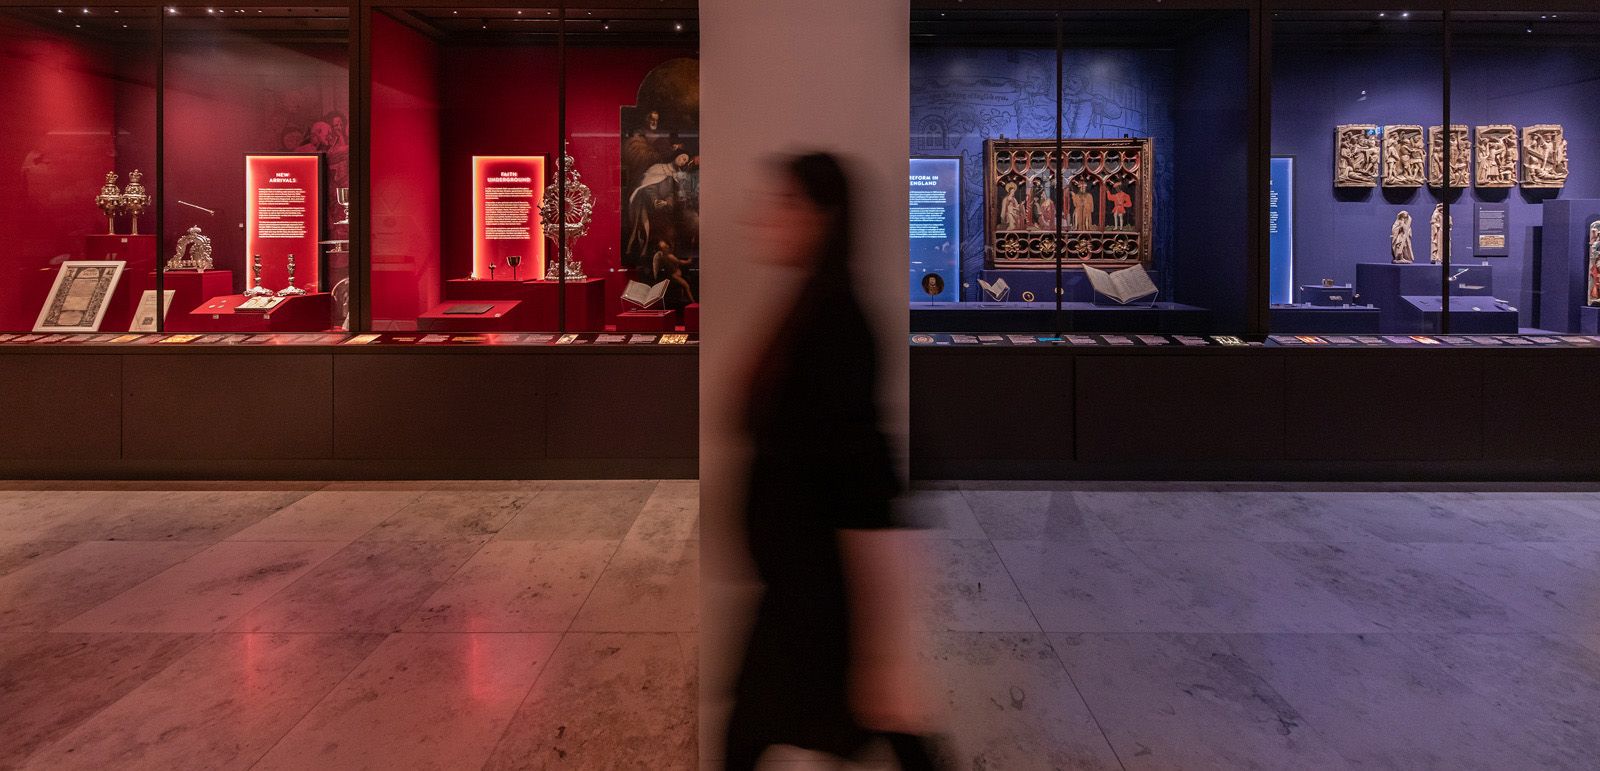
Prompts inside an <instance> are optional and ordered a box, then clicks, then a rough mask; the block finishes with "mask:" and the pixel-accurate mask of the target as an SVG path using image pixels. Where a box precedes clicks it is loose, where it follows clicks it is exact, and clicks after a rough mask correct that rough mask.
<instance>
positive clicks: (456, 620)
mask: <svg viewBox="0 0 1600 771" xmlns="http://www.w3.org/2000/svg"><path fill="white" fill-rule="evenodd" d="M617 546H618V542H617V541H490V542H489V543H486V544H484V545H483V548H482V549H480V550H479V551H478V552H477V553H476V554H474V555H473V556H472V559H470V560H468V561H467V563H466V564H465V565H463V566H462V567H461V569H460V570H459V571H457V572H456V574H455V575H454V576H451V577H450V580H449V581H446V582H445V583H444V585H443V586H440V587H439V588H438V590H437V591H435V592H434V593H433V595H432V596H431V597H429V598H428V599H427V601H426V602H424V603H423V604H422V606H421V607H420V608H419V609H418V610H417V611H416V613H414V614H413V615H412V616H411V618H410V620H408V621H407V622H406V623H405V625H404V629H405V630H406V631H410V632H564V631H566V630H567V627H569V626H571V625H572V620H573V618H575V617H576V616H577V615H578V609H579V608H581V607H583V601H584V600H585V599H587V598H588V597H589V593H590V592H592V591H594V587H595V583H596V582H597V581H599V579H600V574H601V572H602V571H604V570H605V567H606V563H607V562H608V561H609V560H610V559H611V555H612V554H613V553H615V552H616V550H617Z"/></svg>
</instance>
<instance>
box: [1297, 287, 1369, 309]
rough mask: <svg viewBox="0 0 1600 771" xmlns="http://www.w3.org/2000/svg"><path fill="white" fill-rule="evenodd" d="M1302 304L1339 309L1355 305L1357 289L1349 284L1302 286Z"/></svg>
mask: <svg viewBox="0 0 1600 771" xmlns="http://www.w3.org/2000/svg"><path fill="white" fill-rule="evenodd" d="M1300 303H1301V304H1303V305H1314V306H1316V307H1318V308H1338V307H1342V306H1345V305H1355V304H1356V291H1355V287H1353V286H1350V285H1349V284H1343V285H1339V286H1323V285H1321V284H1301V285H1300Z"/></svg>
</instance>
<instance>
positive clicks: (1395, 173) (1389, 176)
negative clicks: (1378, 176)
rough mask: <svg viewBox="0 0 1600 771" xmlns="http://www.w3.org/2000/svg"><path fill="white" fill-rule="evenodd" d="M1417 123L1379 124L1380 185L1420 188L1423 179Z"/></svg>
mask: <svg viewBox="0 0 1600 771" xmlns="http://www.w3.org/2000/svg"><path fill="white" fill-rule="evenodd" d="M1426 160H1427V151H1426V149H1425V148H1424V146H1423V142H1422V127H1421V126H1407V125H1400V126H1384V127H1383V186H1384V187H1421V186H1422V184H1423V183H1424V182H1426V181H1427V179H1426V177H1425V176H1424V174H1423V172H1424V168H1423V164H1424V162H1425V161H1426Z"/></svg>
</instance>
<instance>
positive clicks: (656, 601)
mask: <svg viewBox="0 0 1600 771" xmlns="http://www.w3.org/2000/svg"><path fill="white" fill-rule="evenodd" d="M699 618H700V543H699V542H698V541H623V542H622V546H621V547H619V548H618V549H617V551H616V553H615V554H613V555H612V557H611V561H610V563H608V564H607V565H606V568H605V571H604V572H602V573H601V574H600V580H599V581H598V582H597V583H596V584H595V587H594V591H593V592H590V593H589V598H588V599H587V600H585V601H584V603H583V608H582V609H580V610H579V611H578V617H577V618H576V619H574V620H573V622H572V631H575V632H692V631H695V630H696V629H698V627H699Z"/></svg>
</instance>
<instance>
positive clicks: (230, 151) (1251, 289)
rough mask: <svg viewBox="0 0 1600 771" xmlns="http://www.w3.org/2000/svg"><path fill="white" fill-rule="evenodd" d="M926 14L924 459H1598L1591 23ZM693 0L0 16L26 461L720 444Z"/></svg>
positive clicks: (1537, 468)
mask: <svg viewBox="0 0 1600 771" xmlns="http://www.w3.org/2000/svg"><path fill="white" fill-rule="evenodd" d="M909 5H910V9H909V16H908V18H907V24H908V28H907V30H908V35H909V37H908V38H907V39H906V40H905V42H906V43H907V44H908V45H907V56H908V57H909V80H908V82H907V88H908V95H909V106H910V110H909V114H908V115H907V116H906V118H907V124H906V126H907V146H906V152H907V161H908V166H907V169H908V172H909V176H908V183H909V184H908V188H907V194H908V203H909V209H908V210H907V211H908V216H907V225H908V227H909V228H910V235H911V239H910V240H911V252H910V254H909V256H908V263H907V265H908V273H907V274H906V275H907V281H906V284H904V285H902V287H874V286H865V285H863V286H861V287H860V290H861V291H863V292H888V291H891V290H892V291H894V292H896V295H895V296H898V292H899V291H902V288H903V291H906V292H907V293H908V295H909V299H910V305H909V308H908V313H909V314H910V319H911V332H912V337H911V340H910V341H909V342H910V350H909V352H908V354H906V355H909V356H910V358H911V362H912V371H913V373H914V377H913V380H912V390H913V394H912V395H913V399H912V402H913V421H912V423H913V426H914V435H913V445H912V451H913V456H914V458H913V467H914V468H915V469H916V470H917V472H918V473H919V474H933V475H938V474H960V473H971V474H973V475H979V476H982V475H1002V476H1004V475H1012V476H1016V475H1029V474H1042V475H1047V476H1059V475H1074V474H1082V475H1102V476H1103V475H1107V474H1118V473H1136V474H1161V473H1165V474H1169V475H1174V476H1183V475H1191V474H1198V473H1201V472H1200V471H1197V469H1210V470H1211V471H1213V472H1215V473H1216V474H1220V475H1227V474H1228V473H1240V474H1243V473H1247V472H1248V473H1258V472H1259V473H1266V474H1276V475H1283V476H1293V475H1297V474H1299V475H1335V474H1351V475H1360V474H1362V473H1366V474H1369V475H1399V476H1403V475H1405V474H1422V475H1432V476H1451V475H1470V474H1473V473H1485V472H1486V471H1492V472H1494V473H1503V474H1513V475H1521V476H1525V477H1530V478H1532V477H1539V476H1552V477H1561V476H1567V477H1570V476H1573V475H1581V474H1585V473H1590V472H1591V471H1594V470H1595V466H1596V464H1597V463H1600V446H1596V443H1597V441H1600V440H1597V439H1596V437H1600V425H1595V423H1596V420H1591V419H1590V418H1589V417H1588V416H1587V415H1588V414H1587V413H1585V412H1584V411H1582V410H1579V409H1574V408H1573V407H1572V406H1571V405H1570V402H1569V401H1568V400H1567V399H1565V398H1562V395H1565V394H1572V393H1582V392H1585V389H1587V388H1591V387H1592V385H1593V383H1594V382H1595V379H1596V378H1597V377H1600V350H1596V348H1597V347H1600V203H1597V202H1600V169H1597V168H1596V166H1595V163H1596V161H1597V158H1596V153H1595V151H1594V149H1593V148H1595V147H1596V146H1600V136H1597V132H1600V109H1597V108H1596V107H1595V105H1596V104H1600V92H1597V91H1596V86H1595V84H1596V83H1600V50H1597V47H1596V46H1597V45H1600V43H1597V42H1596V41H1600V15H1597V14H1596V13H1595V12H1594V11H1593V10H1592V9H1590V8H1587V7H1585V6H1584V5H1583V4H1581V3H1577V2H1569V0H1550V2H1547V3H1544V4H1542V6H1541V7H1540V8H1538V9H1533V10H1530V9H1527V8H1509V6H1511V5H1512V4H1510V3H1505V4H1503V6H1505V8H1500V9H1497V8H1495V6H1494V4H1493V3H1492V2H1488V1H1487V0H1437V2H1431V3H1428V4H1426V7H1425V8H1424V7H1419V8H1415V9H1404V8H1393V9H1384V8H1376V9H1373V8H1369V7H1366V6H1359V7H1358V6H1356V5H1355V4H1352V3H1342V2H1333V1H1332V0H1327V1H1322V0H1276V1H1275V2H1268V3H1265V4H1262V3H1245V2H1238V1H1233V2H1230V0H1188V1H1186V2H1182V3H1172V2H1166V3H1162V2H1156V1H1155V0H1149V1H1146V0H1137V1H1135V2H1128V3H1119V4H1116V6H1114V7H1113V6H1111V5H1109V4H1101V5H1099V6H1096V5H1093V4H1086V3H1067V2H1049V1H1047V0H1037V1H1035V0H1014V2H1012V3H985V4H983V5H982V7H980V8H971V7H967V6H969V5H972V4H971V3H962V2H959V1H958V0H916V1H915V2H911V3H910V4H909ZM1173 6H1177V7H1173ZM698 14H699V11H698V8H697V3H695V2H692V1H686V0H616V2H612V3H607V4H600V3H586V2H562V3H554V4H547V5H543V6H516V5H510V4H498V5H494V4H491V5H484V4H481V3H478V4H471V5H468V4H464V3H463V4H457V3H451V2H440V3H437V4H432V5H413V6H407V5H390V4H383V3H370V2H368V3H350V2H346V3H343V4H335V5H331V6H329V5H322V6H306V5H300V6H287V7H283V6H273V7H267V6H229V7H221V6H208V5H204V4H196V3H193V2H181V3H177V4H161V5H157V4H141V3H127V4H125V3H121V2H119V3H115V4H112V5H106V6H89V7H82V6H75V7H56V6H43V5H38V4H36V3H25V2H16V1H15V0H0V73H3V75H4V77H3V78H0V92H3V97H4V99H5V101H6V104H7V105H8V109H7V111H6V113H5V115H4V117H3V118H0V156H3V158H0V161H3V162H4V168H7V169H11V170H12V171H11V172H10V173H5V174H0V186H4V187H3V189H0V193H3V195H0V274H3V276H4V280H3V281H0V391H3V394H0V396H3V397H4V398H5V400H6V403H7V404H9V405H12V406H13V409H12V411H11V414H13V415H14V416H16V419H14V420H11V421H7V422H5V423H4V425H0V470H3V471H5V473H7V474H10V475H15V474H22V473H29V474H34V475H44V476H59V475H94V474H97V473H98V474H101V475H111V476H118V475H138V474H155V473H168V474H170V473H178V474H194V475H204V474H207V473H212V474H215V473H236V474H243V475H257V474H271V473H278V474H285V475H314V474H338V473H392V474H395V475H406V474H408V473H410V474H428V473H434V474H499V473H503V474H511V475H517V474H525V475H534V476H537V475H544V474H555V473H575V474H594V475H605V474H614V473H630V472H631V473H644V474H657V473H658V474H662V475H676V474H687V473H693V465H694V460H693V457H694V454H695V431H696V429H695V426H696V421H697V414H698V413H697V409H698V407H697V404H696V403H695V399H694V396H693V394H694V392H695V387H696V386H695V383H696V382H697V381H696V378H697V376H696V368H697V366H698V356H697V354H696V351H697V350H698V341H699V338H698V332H699V329H700V314H699V310H700V302H701V300H702V299H703V298H702V297H701V291H700V271H701V267H702V265H701V261H702V257H701V254H700V246H699V223H700V211H699V209H700V205H699V201H700V196H699V185H700V181H699V180H700V176H699V170H700V163H701V157H702V147H701V137H700V130H699V126H700V101H699V88H700V82H701V78H700V71H699V58H700V46H701V41H700V23H699V18H698ZM896 42H898V41H896ZM837 55H841V56H848V55H849V52H838V53H837ZM861 76H862V77H875V73H873V72H869V71H864V72H862V73H861ZM775 98H781V95H775ZM714 157H715V155H714V153H713V158H714ZM897 157H898V156H897ZM741 257H742V255H726V256H724V257H723V258H725V259H737V258H741ZM717 258H718V257H717V256H716V255H713V256H712V259H713V260H715V259H717ZM896 259H898V257H897V258H896ZM644 383H649V384H650V385H649V386H648V387H649V388H650V390H651V391H652V393H653V394H656V395H658V398H656V399H652V400H648V403H649V404H651V406H650V407H648V408H640V407H635V408H633V409H616V408H610V409H608V408H607V407H608V406H609V405H610V404H624V403H625V404H629V405H636V404H641V403H643V402H641V400H639V399H638V397H637V393H636V392H637V390H638V386H639V384H644ZM1003 383H1005V384H1026V387H1022V388H1015V387H1007V388H1006V389H1005V391H1006V396H1004V397H1003V398H1002V397H1000V396H999V394H998V393H995V394H990V393H989V392H990V391H995V392H998V391H999V390H1000V387H998V386H997V385H995V384H1003ZM396 384H405V385H406V387H404V388H396V387H395V385H396ZM395 415H406V416H408V419H407V420H405V421H395V420H393V416H395ZM1008 417H1009V419H1007V418H1008ZM252 425H259V426H272V427H273V428H272V429H271V430H265V429H264V430H260V431H257V430H253V429H249V428H248V427H249V426H252ZM1150 436H1159V437H1166V438H1167V439H1166V440H1163V441H1157V442H1151V441H1148V437H1150ZM389 461H393V462H395V463H397V464H398V465H394V466H392V467H390V466H385V465H384V463H385V462H389ZM1230 463H1237V464H1251V465H1244V466H1240V465H1231V466H1230V465H1228V464H1230ZM1118 464H1125V465H1122V466H1119V465H1118ZM1118 469H1122V470H1120V471H1119V470H1118ZM1128 469H1133V470H1132V471H1129V470H1128ZM1241 469H1243V470H1241Z"/></svg>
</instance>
